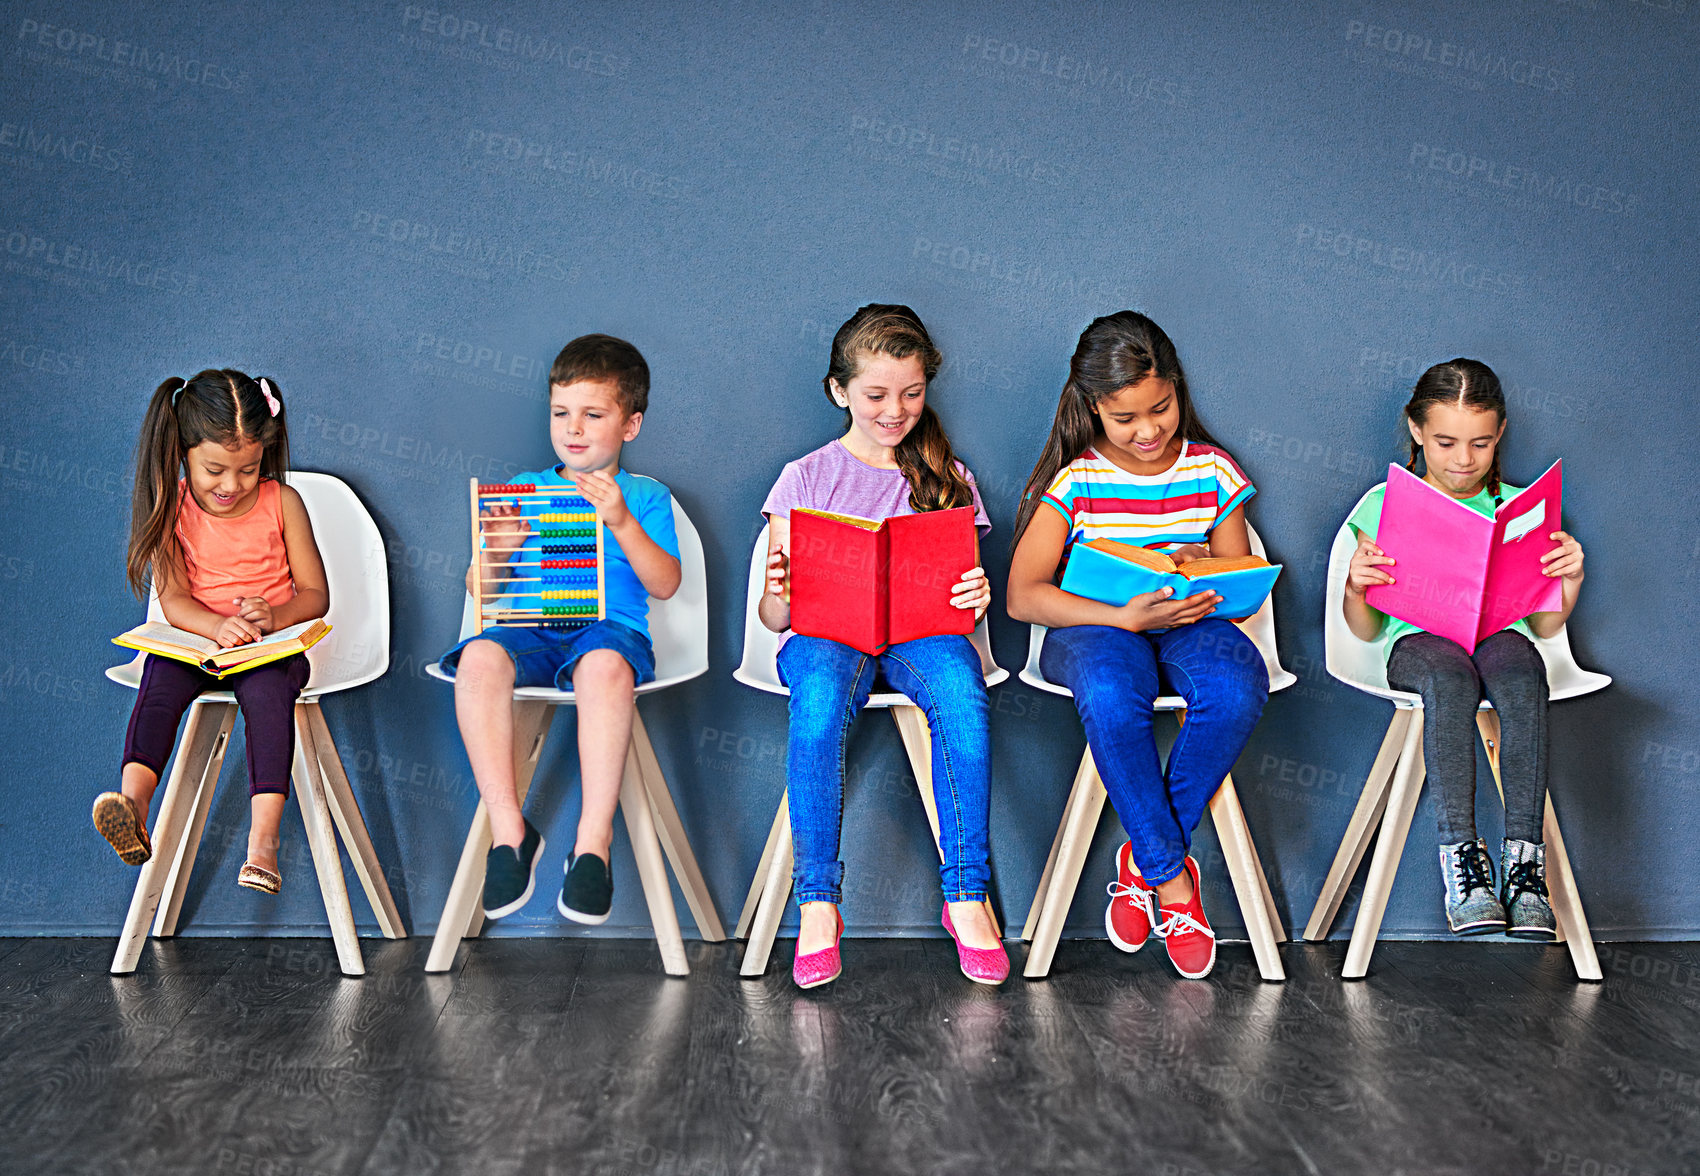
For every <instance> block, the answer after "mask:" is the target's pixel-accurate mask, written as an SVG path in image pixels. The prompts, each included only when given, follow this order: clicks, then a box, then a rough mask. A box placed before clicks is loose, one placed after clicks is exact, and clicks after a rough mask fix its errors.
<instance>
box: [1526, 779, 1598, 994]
mask: <svg viewBox="0 0 1700 1176" xmlns="http://www.w3.org/2000/svg"><path fill="white" fill-rule="evenodd" d="M1541 836H1542V837H1544V838H1545V839H1546V848H1547V892H1548V895H1549V897H1550V898H1551V899H1552V913H1553V914H1554V915H1555V916H1556V917H1557V919H1558V929H1559V933H1560V934H1561V935H1562V936H1563V938H1564V941H1565V943H1566V944H1568V945H1569V947H1570V962H1571V963H1572V964H1573V965H1575V968H1576V975H1577V977H1578V978H1579V979H1582V980H1604V979H1605V978H1606V977H1605V973H1604V972H1602V971H1601V970H1600V960H1599V956H1598V955H1596V954H1595V952H1594V937H1593V933H1592V932H1591V931H1589V929H1588V916H1587V915H1585V914H1584V913H1583V912H1582V893H1581V891H1579V890H1577V889H1576V876H1575V875H1574V874H1573V873H1571V870H1570V855H1569V853H1568V852H1566V850H1565V848H1564V834H1563V833H1561V832H1560V831H1559V828H1558V811H1557V810H1556V809H1554V808H1553V806H1552V795H1551V794H1550V793H1549V794H1548V795H1547V807H1546V815H1545V818H1544V819H1543V821H1542V827H1541Z"/></svg>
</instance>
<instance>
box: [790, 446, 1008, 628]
mask: <svg viewBox="0 0 1700 1176" xmlns="http://www.w3.org/2000/svg"><path fill="white" fill-rule="evenodd" d="M956 468H957V470H958V472H960V473H961V474H962V476H963V477H965V478H967V479H968V488H969V489H970V490H971V491H973V494H974V525H975V526H976V527H978V528H979V530H980V534H981V535H984V534H986V533H987V532H988V531H990V530H991V529H992V520H991V519H989V518H987V517H986V505H985V503H983V502H981V501H980V487H979V486H977V485H976V484H975V482H974V475H973V474H972V473H970V472H969V471H968V467H967V466H965V465H963V464H962V463H961V462H957V463H956ZM798 507H803V508H805V509H807V510H827V511H832V512H833V513H834V514H847V515H855V516H856V517H858V518H863V519H889V518H891V517H892V516H893V515H909V514H914V513H915V508H914V507H913V506H911V505H909V479H907V478H905V477H904V476H903V471H902V470H899V469H881V468H879V467H878V466H871V465H868V464H867V463H866V462H864V461H861V460H860V459H858V458H857V457H855V455H853V454H852V453H851V452H850V451H849V450H848V449H846V448H844V444H843V442H841V441H829V442H827V443H826V444H825V445H822V446H821V447H820V448H819V449H817V450H815V451H814V452H813V453H805V454H804V455H803V456H802V457H799V458H798V459H797V460H796V461H792V462H787V463H786V464H785V468H784V469H783V470H781V471H780V474H779V481H777V482H775V483H774V484H773V489H772V490H769V491H768V492H767V501H766V502H764V503H762V504H761V513H762V514H764V515H769V516H774V515H777V516H778V517H780V518H790V517H791V512H792V511H793V510H795V509H797V508H798ZM790 636H791V631H790V630H789V629H787V630H786V631H785V633H784V634H783V635H782V636H781V638H780V643H781V644H784V642H785V640H786V639H787V638H789V637H790Z"/></svg>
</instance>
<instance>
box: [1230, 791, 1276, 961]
mask: <svg viewBox="0 0 1700 1176" xmlns="http://www.w3.org/2000/svg"><path fill="white" fill-rule="evenodd" d="M1234 800H1235V804H1236V805H1237V804H1238V803H1239V798H1238V797H1237V796H1236V797H1235V798H1234ZM1243 815H1244V814H1243V812H1242V816H1243ZM1251 864H1252V869H1253V871H1254V872H1255V873H1256V874H1257V888H1258V890H1259V891H1261V892H1262V893H1263V908H1264V909H1265V910H1267V911H1268V912H1269V933H1270V934H1271V935H1273V936H1274V937H1275V942H1276V943H1285V942H1287V929H1286V928H1285V927H1283V926H1282V925H1281V912H1280V910H1279V908H1277V907H1276V905H1275V893H1274V892H1273V891H1272V890H1270V889H1269V879H1268V877H1267V876H1266V875H1265V874H1264V873H1263V862H1262V861H1261V860H1259V858H1258V856H1257V854H1255V853H1254V854H1252V855H1251Z"/></svg>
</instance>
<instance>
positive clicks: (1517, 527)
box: [1505, 498, 1547, 543]
mask: <svg viewBox="0 0 1700 1176" xmlns="http://www.w3.org/2000/svg"><path fill="white" fill-rule="evenodd" d="M1546 512H1547V504H1546V499H1544V498H1543V499H1541V501H1539V502H1537V503H1535V505H1534V507H1533V508H1532V509H1530V510H1526V511H1524V512H1523V513H1522V514H1520V515H1518V516H1517V517H1516V518H1514V519H1512V520H1511V521H1510V522H1509V523H1507V524H1506V525H1505V542H1507V543H1511V542H1513V541H1515V540H1518V539H1521V538H1522V537H1523V536H1525V535H1527V534H1528V533H1529V532H1530V531H1533V530H1534V529H1535V528H1536V527H1538V526H1540V525H1541V520H1542V519H1544V518H1546Z"/></svg>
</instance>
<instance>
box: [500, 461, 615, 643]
mask: <svg viewBox="0 0 1700 1176" xmlns="http://www.w3.org/2000/svg"><path fill="white" fill-rule="evenodd" d="M495 503H505V504H512V505H514V506H517V507H519V508H520V515H519V517H520V518H522V519H524V520H525V521H526V522H527V523H529V524H531V526H532V528H533V530H534V532H535V533H536V534H537V535H538V536H539V537H540V538H541V539H542V543H541V545H540V546H538V547H536V548H534V549H527V550H525V551H523V552H516V554H523V555H524V556H526V557H527V558H524V559H513V560H509V561H508V563H507V565H506V566H507V568H508V569H509V570H510V571H511V572H512V573H513V574H511V575H509V576H506V577H503V578H501V579H499V580H497V579H494V578H489V579H487V578H486V576H485V575H484V554H485V552H486V551H489V550H490V547H489V535H488V533H487V531H486V528H487V526H488V524H490V523H493V522H497V521H501V520H496V519H492V518H490V517H488V516H486V515H485V514H484V510H483V508H484V507H485V506H486V505H490V504H495ZM528 505H529V506H532V507H534V508H537V509H534V510H529V511H528V510H527V509H526V507H527V506H528ZM524 537H525V538H529V535H526V536H524ZM534 552H535V555H536V558H530V557H531V556H532V555H533V553H534ZM499 601H505V602H506V603H503V604H500V605H498V603H497V602H499ZM472 607H473V610H474V620H475V622H476V623H475V626H474V629H473V631H474V632H483V631H484V628H485V627H486V626H487V625H511V626H516V627H526V628H542V629H577V628H580V627H582V626H584V625H589V624H594V623H595V622H597V621H600V620H602V619H603V618H604V617H605V616H606V615H607V612H608V599H607V589H606V584H605V582H604V577H603V570H602V527H601V525H600V524H599V523H598V522H597V521H596V507H595V506H594V505H593V504H592V503H591V501H590V500H589V499H587V498H585V497H584V496H583V495H582V494H579V493H578V492H577V491H576V490H574V489H573V488H572V487H570V486H562V487H559V488H552V487H546V488H544V489H542V490H539V489H538V488H537V487H536V486H535V485H533V484H531V483H497V484H493V485H487V486H480V485H479V484H478V479H477V478H474V479H472Z"/></svg>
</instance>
